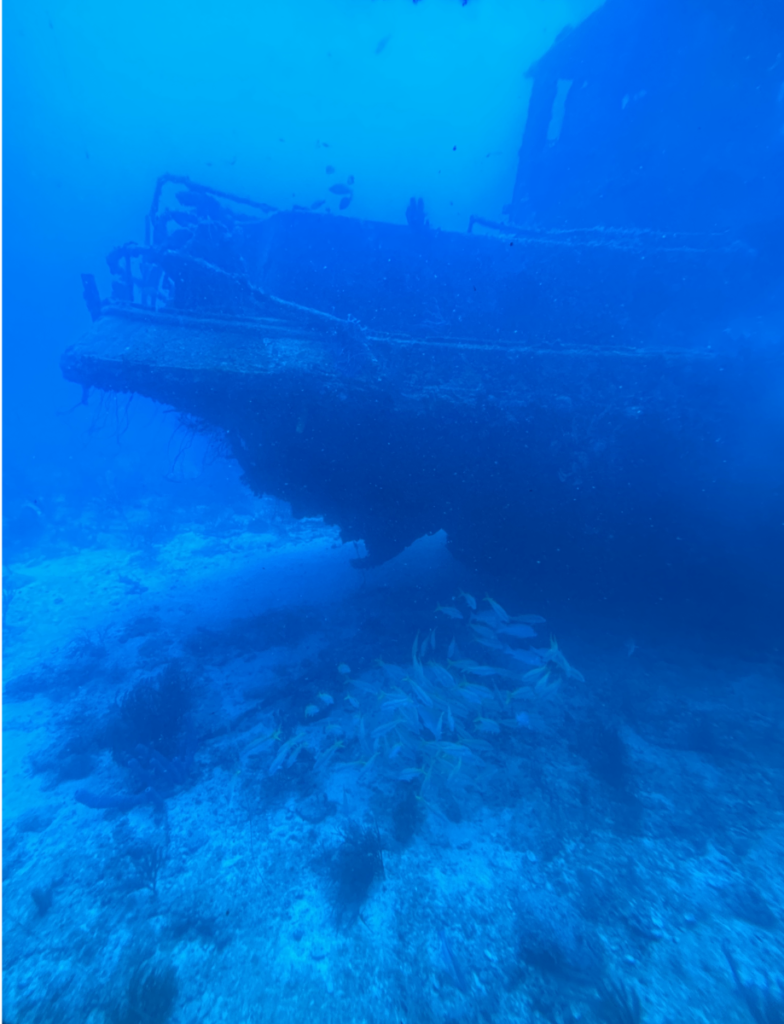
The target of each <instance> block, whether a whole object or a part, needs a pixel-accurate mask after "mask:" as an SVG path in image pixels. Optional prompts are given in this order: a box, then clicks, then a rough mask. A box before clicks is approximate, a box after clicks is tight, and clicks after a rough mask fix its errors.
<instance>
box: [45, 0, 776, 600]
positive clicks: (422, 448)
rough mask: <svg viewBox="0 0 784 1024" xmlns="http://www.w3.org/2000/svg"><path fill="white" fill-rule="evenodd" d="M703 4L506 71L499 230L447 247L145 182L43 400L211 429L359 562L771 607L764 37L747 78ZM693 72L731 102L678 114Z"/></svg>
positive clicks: (576, 34) (739, 53)
mask: <svg viewBox="0 0 784 1024" xmlns="http://www.w3.org/2000/svg"><path fill="white" fill-rule="evenodd" d="M731 6H732V5H731ZM751 6H752V7H753V6H754V5H751ZM708 7H709V5H707V4H699V3H698V4H691V5H675V4H670V3H666V2H659V3H640V2H634V3H626V2H621V0H619V2H615V3H614V2H613V0H608V2H607V3H606V4H605V6H604V7H602V8H600V9H599V10H598V11H597V12H596V13H595V14H594V15H592V16H590V17H589V18H588V19H587V20H586V21H585V22H584V23H583V24H582V25H580V26H579V27H578V28H576V29H574V30H573V31H570V32H567V33H565V34H563V35H562V37H561V38H559V40H558V41H557V42H556V43H555V45H554V46H553V48H552V49H551V50H550V51H549V52H548V53H547V54H546V55H545V57H544V58H542V60H541V61H539V62H538V63H537V65H535V66H534V67H533V68H532V69H531V70H530V72H529V74H530V76H531V77H532V79H533V87H532V93H531V101H530V104H529V111H528V121H527V124H526V128H525V133H524V137H523V141H522V146H521V150H520V160H519V170H518V176H517V181H516V184H515V190H514V195H513V196H512V197H510V203H509V206H508V207H507V208H506V210H505V212H504V214H503V216H501V215H500V214H499V220H498V221H497V222H488V221H486V220H482V219H480V218H473V219H472V221H471V223H470V224H469V225H468V226H467V227H468V230H467V231H465V232H463V233H450V232H445V231H439V230H435V229H433V228H431V227H429V226H428V224H427V220H426V216H425V211H424V210H423V206H422V203H421V202H416V201H414V200H412V203H411V205H410V207H409V210H408V217H407V220H408V223H407V224H405V225H393V224H385V223H370V222H364V221H360V220H356V219H352V218H350V217H349V216H348V215H347V214H343V213H341V212H339V211H338V210H336V211H335V212H334V213H332V214H329V213H324V212H321V211H318V212H315V211H310V210H300V209H294V210H276V209H272V208H271V207H270V206H268V205H266V204H264V203H263V202H259V201H254V200H250V199H247V198H245V197H241V196H236V195H232V194H229V193H226V192H223V191H220V190H216V189H213V188H210V187H207V186H205V185H202V184H197V183H195V182H193V181H191V180H189V179H188V178H185V177H180V176H176V175H164V176H163V177H162V178H160V179H159V181H158V183H157V185H156V188H155V192H154V197H153V202H152V206H151V209H150V211H149V213H148V215H147V217H146V221H145V234H144V242H143V243H138V244H136V243H134V244H127V245H123V246H121V247H119V248H117V249H115V250H114V251H113V252H112V253H110V255H109V258H108V259H109V266H110V269H111V272H112V276H113V284H112V292H111V295H110V296H106V297H101V296H100V295H99V294H98V290H97V288H96V285H95V280H94V278H93V277H92V276H91V275H89V274H87V275H84V277H83V283H84V291H85V298H86V300H87V304H88V307H89V309H90V312H91V314H92V318H93V323H92V326H91V328H90V329H89V330H88V332H87V334H86V335H85V336H84V337H83V338H82V339H81V340H79V341H78V342H77V343H76V344H75V345H73V346H72V347H71V348H69V349H68V350H67V351H66V352H65V354H64V356H63V359H62V367H63V372H64V374H65V376H66V377H67V378H68V379H69V380H72V381H75V382H77V383H79V384H81V385H82V386H83V387H84V388H85V389H92V388H97V389H103V390H108V391H114V392H136V393H139V394H141V395H145V396H147V397H149V398H152V399H154V400H155V401H157V402H161V403H164V404H166V405H167V406H171V407H174V408H175V409H177V410H179V411H181V412H182V413H183V414H186V415H187V416H189V417H191V418H192V419H194V420H196V421H198V422H200V423H203V424H205V425H208V426H209V427H210V428H211V429H214V430H216V431H220V432H221V434H222V435H223V437H224V438H225V439H226V441H227V443H228V445H229V446H230V449H231V452H232V453H233V456H234V457H235V458H236V459H237V461H238V462H239V464H240V465H241V467H242V470H243V472H244V475H245V478H246V480H247V483H248V485H249V486H250V487H251V488H252V489H253V490H254V491H256V492H258V493H270V494H273V495H276V496H277V497H280V498H282V499H285V500H286V501H288V502H290V504H291V508H292V511H293V513H294V515H295V516H323V518H324V519H325V521H326V522H328V523H332V524H337V525H338V526H339V528H340V530H341V534H342V536H343V538H344V539H345V540H362V541H364V544H365V547H366V551H367V556H366V558H365V559H364V560H363V564H366V565H373V564H377V563H379V562H382V561H384V560H386V559H389V558H390V557H392V556H394V555H395V554H397V553H398V552H400V551H401V550H402V549H403V548H404V547H405V546H407V545H409V544H410V543H411V542H412V541H414V540H415V539H417V538H418V537H420V536H422V535H424V534H428V533H433V532H435V531H437V530H442V529H443V530H444V531H446V533H447V536H448V539H449V545H450V547H451V549H452V551H453V552H454V553H455V555H456V556H457V557H459V558H460V559H463V560H465V561H466V562H468V563H470V564H472V565H475V566H477V567H480V568H483V569H486V570H488V571H492V572H505V573H514V574H516V575H518V576H524V577H525V578H526V579H528V580H530V581H531V583H532V585H533V584H534V583H535V582H536V581H537V580H538V581H541V580H542V579H544V577H545V576H549V577H550V578H552V577H553V575H556V576H557V577H558V578H559V580H560V581H561V585H564V583H565V581H567V580H572V581H578V580H582V581H583V585H584V581H586V580H590V581H591V585H592V586H594V587H595V588H596V593H598V594H604V595H605V596H606V595H608V594H609V593H610V592H621V591H622V590H623V589H624V588H627V587H628V586H629V585H630V582H631V581H635V585H639V582H640V580H644V581H645V586H646V587H647V588H649V589H650V591H651V593H652V594H656V595H657V596H658V597H659V598H660V599H662V598H666V597H668V596H670V595H672V594H673V593H677V592H681V593H683V592H684V591H689V592H690V593H692V595H695V594H696V593H697V592H698V591H699V590H700V588H705V587H712V586H715V585H716V583H717V582H719V583H720V584H721V585H723V586H727V587H728V588H730V589H731V588H733V587H734V588H736V590H735V592H736V593H737V592H738V591H737V587H738V586H742V587H746V589H747V590H748V589H750V588H752V587H753V589H754V590H755V592H756V593H760V591H765V592H766V593H768V596H770V593H771V592H772V590H776V588H777V587H779V586H780V582H779V581H780V580H781V578H782V573H781V570H782V568H784V564H782V556H781V552H782V541H781V532H782V527H781V521H782V520H784V480H783V479H782V473H781V457H782V455H783V454H784V440H783V439H784V422H783V418H782V416H781V413H780V408H781V396H782V393H784V373H783V372H782V371H783V370H784V355H783V354H782V348H781V345H780V342H779V340H778V339H779V334H777V332H776V330H775V324H776V323H777V322H778V321H777V317H778V315H779V313H780V310H781V305H782V304H781V301H780V300H781V285H782V266H783V265H784V262H783V260H782V238H784V235H782V232H781V230H780V229H781V225H782V224H783V223H784V208H783V207H784V198H783V196H784V193H782V191H781V189H780V187H779V184H778V183H780V181H781V180H784V174H783V173H782V172H784V147H783V146H782V144H781V141H782V139H784V136H782V133H781V124H780V122H781V120H782V118H781V103H780V90H781V88H782V86H781V81H780V79H781V78H782V76H781V75H779V76H778V78H776V76H775V74H773V75H772V74H771V73H770V72H769V71H768V70H767V69H768V68H769V67H770V66H771V65H772V64H773V63H774V60H775V53H776V52H778V50H777V47H778V48H779V50H782V49H784V32H782V25H781V24H780V25H778V26H771V34H770V45H769V49H770V53H768V52H765V53H760V52H755V53H754V54H753V56H752V58H749V57H748V55H747V54H746V51H745V48H744V46H745V44H744V37H743V24H745V23H747V22H749V23H750V20H751V19H752V18H753V12H750V11H749V9H748V5H747V7H746V8H745V9H744V10H745V13H743V11H742V9H741V7H740V6H739V5H737V11H736V16H735V24H734V29H733V31H734V35H732V34H728V33H727V32H725V31H724V29H723V28H722V27H721V26H720V25H719V24H718V23H716V22H715V21H714V20H713V19H712V18H711V17H710V11H709V10H708ZM779 21H781V19H779ZM706 26H707V28H706ZM654 29H655V32H656V40H657V46H656V47H655V48H653V47H651V45H650V38H651V37H650V33H651V32H652V31H654ZM750 31H751V29H750ZM777 33H778V34H777ZM757 36H758V33H757ZM755 38H756V36H755ZM676 40H677V42H676ZM757 46H758V47H759V42H757ZM718 65H720V66H721V69H722V71H721V73H722V75H723V76H724V78H725V80H727V79H729V80H730V81H731V85H732V88H731V89H730V88H728V89H726V90H724V91H721V90H715V91H706V90H705V89H702V88H701V86H700V83H701V82H703V81H704V80H705V76H706V75H710V74H712V73H713V72H715V71H716V69H717V66H718ZM741 101H742V102H741ZM739 103H741V105H743V104H745V106H743V117H742V118H741V117H738V116H735V112H736V108H737V106H738V104H739ZM733 118H734V119H733ZM696 121H699V123H700V124H701V125H703V126H704V128H705V130H704V132H703V135H702V137H701V140H700V142H699V145H697V144H696V143H695V140H694V138H693V133H692V132H691V130H690V129H691V127H692V126H693V124H694V123H696ZM733 132H736V134H737V133H742V138H741V137H740V136H739V135H737V137H736V136H732V133H733ZM728 133H729V135H730V136H732V137H731V138H729V139H728ZM776 133H778V134H776ZM750 445H751V446H753V447H754V450H755V452H756V456H755V459H756V461H754V460H752V461H753V462H754V465H753V466H752V467H751V468H750V465H749V460H748V458H747V452H748V449H749V446H750ZM750 473H752V474H753V484H752V483H750V477H749V474H750ZM730 535H731V536H732V542H731V543H729V542H728V537H729V536H730ZM763 552H765V554H764V556H763ZM750 566H753V569H752V568H750ZM750 574H751V575H754V581H753V584H752V583H751V582H749V579H750ZM744 581H745V582H744ZM575 585H576V586H577V584H576V583H575Z"/></svg>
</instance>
